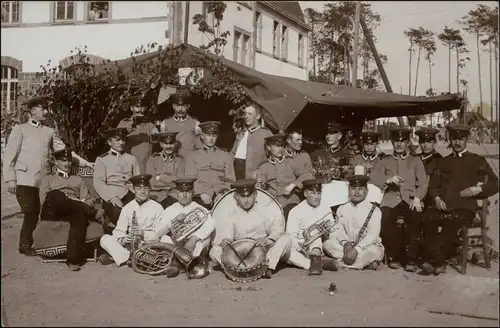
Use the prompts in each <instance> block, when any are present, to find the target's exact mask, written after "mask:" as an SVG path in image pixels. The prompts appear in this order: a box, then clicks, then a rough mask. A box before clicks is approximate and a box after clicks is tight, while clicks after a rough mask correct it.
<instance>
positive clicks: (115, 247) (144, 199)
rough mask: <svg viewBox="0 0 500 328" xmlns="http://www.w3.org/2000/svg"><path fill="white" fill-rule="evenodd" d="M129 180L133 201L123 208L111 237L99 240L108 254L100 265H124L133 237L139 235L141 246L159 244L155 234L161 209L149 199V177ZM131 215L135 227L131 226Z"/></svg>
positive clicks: (135, 177) (102, 256)
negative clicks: (131, 185) (135, 224)
mask: <svg viewBox="0 0 500 328" xmlns="http://www.w3.org/2000/svg"><path fill="white" fill-rule="evenodd" d="M129 180H130V182H131V183H132V184H133V186H134V192H135V199H134V200H132V201H130V202H129V203H127V205H125V206H124V207H123V208H122V210H121V212H120V217H119V218H118V222H117V223H116V228H115V229H114V230H113V233H112V234H111V235H104V236H102V237H101V247H102V248H103V249H104V250H105V251H106V252H107V254H103V255H101V256H100V258H99V261H100V262H101V263H102V264H111V263H112V262H113V261H114V262H115V263H116V265H118V266H120V265H122V264H124V263H126V262H127V261H128V260H129V258H130V249H131V243H132V242H133V240H134V236H136V235H141V236H142V240H143V241H144V242H150V241H155V240H158V237H157V233H156V231H157V226H158V225H159V223H160V220H161V218H162V213H163V207H162V206H161V205H160V204H159V203H158V202H157V201H155V200H152V199H150V198H149V194H150V192H151V182H150V180H151V175H150V174H142V175H136V176H133V177H131V178H130V179H129ZM134 215H135V217H136V219H137V227H134V226H132V218H133V216H134ZM134 228H136V229H137V230H134ZM110 257H111V258H110Z"/></svg>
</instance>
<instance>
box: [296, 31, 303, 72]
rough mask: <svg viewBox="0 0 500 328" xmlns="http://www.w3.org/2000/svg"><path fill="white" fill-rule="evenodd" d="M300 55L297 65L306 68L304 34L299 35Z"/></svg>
mask: <svg viewBox="0 0 500 328" xmlns="http://www.w3.org/2000/svg"><path fill="white" fill-rule="evenodd" d="M298 55H299V57H298V58H297V64H298V65H299V67H304V62H303V58H304V36H303V35H302V34H299V49H298Z"/></svg>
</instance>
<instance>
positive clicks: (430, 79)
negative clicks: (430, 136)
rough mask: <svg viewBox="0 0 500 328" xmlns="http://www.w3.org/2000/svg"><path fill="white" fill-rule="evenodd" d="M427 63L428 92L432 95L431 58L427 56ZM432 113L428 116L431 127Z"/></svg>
mask: <svg viewBox="0 0 500 328" xmlns="http://www.w3.org/2000/svg"><path fill="white" fill-rule="evenodd" d="M427 62H428V63H429V90H431V91H432V93H434V90H432V63H431V57H430V55H429V57H428V60H427ZM432 116H433V115H432V113H430V114H429V118H430V121H431V126H432Z"/></svg>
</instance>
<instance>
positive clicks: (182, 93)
mask: <svg viewBox="0 0 500 328" xmlns="http://www.w3.org/2000/svg"><path fill="white" fill-rule="evenodd" d="M190 98H191V95H190V94H189V91H188V90H186V89H185V88H178V89H177V90H176V92H175V93H174V94H172V95H171V96H170V100H171V101H172V103H173V104H176V105H187V104H189V102H190Z"/></svg>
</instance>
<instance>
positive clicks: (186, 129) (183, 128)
mask: <svg viewBox="0 0 500 328" xmlns="http://www.w3.org/2000/svg"><path fill="white" fill-rule="evenodd" d="M199 123H200V122H198V120H197V119H195V118H193V117H191V116H187V117H186V118H185V119H184V120H176V119H175V117H173V116H172V117H169V118H167V119H165V120H163V122H162V123H161V126H160V132H178V134H177V136H176V139H177V140H179V141H180V142H181V148H180V149H179V155H181V156H183V157H184V158H186V157H187V155H188V154H189V153H190V152H192V151H193V150H195V149H198V148H201V147H202V145H201V141H200V138H199V136H197V135H196V126H197V125H198V124H199Z"/></svg>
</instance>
